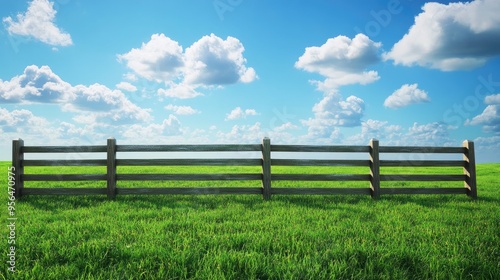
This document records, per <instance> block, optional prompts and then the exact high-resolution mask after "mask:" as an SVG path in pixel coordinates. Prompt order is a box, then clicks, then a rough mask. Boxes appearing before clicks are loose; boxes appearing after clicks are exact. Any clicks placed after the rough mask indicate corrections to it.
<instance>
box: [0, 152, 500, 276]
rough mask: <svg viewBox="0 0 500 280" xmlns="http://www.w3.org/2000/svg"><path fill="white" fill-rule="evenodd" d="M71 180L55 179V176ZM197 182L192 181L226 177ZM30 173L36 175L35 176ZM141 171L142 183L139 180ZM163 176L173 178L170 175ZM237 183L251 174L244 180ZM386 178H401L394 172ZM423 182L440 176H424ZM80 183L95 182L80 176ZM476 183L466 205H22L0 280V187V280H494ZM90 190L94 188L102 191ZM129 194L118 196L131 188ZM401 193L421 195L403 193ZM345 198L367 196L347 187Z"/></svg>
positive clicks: (291, 199)
mask: <svg viewBox="0 0 500 280" xmlns="http://www.w3.org/2000/svg"><path fill="white" fill-rule="evenodd" d="M8 166H9V163H8V162H3V163H0V168H2V169H3V170H4V174H3V175H0V182H1V184H2V185H3V186H7V168H8ZM249 168H252V167H249ZM73 170H74V169H73V168H67V169H64V168H63V169H61V168H58V171H57V172H61V173H69V172H73ZM199 170H200V173H204V172H226V171H227V170H221V169H217V170H215V171H214V170H209V169H207V170H205V169H202V168H200V169H199ZM274 170H275V169H274V167H273V172H274ZM304 170H305V169H303V168H300V170H297V169H296V170H293V169H288V170H284V169H283V170H281V172H282V173H286V172H290V173H294V172H304ZM314 170H319V169H314ZM456 170H457V169H453V171H452V170H450V171H448V170H445V171H444V172H445V173H450V172H458V173H456V174H460V172H461V170H460V169H458V171H456ZM42 171H43V172H46V171H47V170H42V169H40V170H39V172H42ZM125 171H126V170H125ZM136 171H137V170H136ZM142 171H144V170H142ZM146 171H148V172H152V173H154V169H151V168H149V169H148V170H146ZM170 171H171V172H179V173H183V172H185V170H182V168H179V169H176V168H174V169H173V170H170ZM245 171H247V170H246V169H245V170H244V171H243V172H245ZM248 171H249V172H254V171H255V172H260V170H259V169H255V168H254V169H251V170H250V169H249V170H248ZM320 171H321V170H320ZM389 171H391V172H393V173H405V171H404V170H403V171H402V170H400V169H398V168H393V169H389ZM423 171H424V172H426V173H439V172H443V170H436V169H432V168H423ZM30 172H37V170H36V168H35V169H33V170H30ZM54 172H55V171H54ZM87 172H88V173H103V172H105V171H104V169H103V168H89V167H86V168H85V173H87ZM238 172H242V169H238ZM308 172H309V171H308ZM310 172H313V171H310ZM342 172H345V173H357V172H360V173H365V172H366V170H361V171H357V170H354V171H353V169H346V170H344V171H342ZM477 173H478V182H477V184H478V199H477V200H471V199H470V198H469V197H467V196H465V195H417V196H410V195H392V196H390V195H383V196H381V197H380V198H379V199H378V200H373V199H371V198H370V197H369V196H351V195H348V196H298V195H297V196H280V195H273V197H272V198H271V200H269V201H264V200H263V199H262V196H259V195H220V196H211V195H198V196H192V195H184V196H182V195H178V196H148V195H143V196H117V197H116V199H115V200H108V199H107V198H106V197H105V196H73V197H69V196H25V197H23V198H21V199H19V200H17V201H16V216H15V217H16V218H17V220H16V221H15V222H16V230H15V242H16V244H15V246H16V251H15V254H16V272H15V273H11V272H9V271H7V268H8V265H7V264H6V262H7V260H8V259H7V253H8V251H9V246H11V245H10V244H8V238H7V237H8V235H9V231H8V230H9V229H8V227H7V225H8V221H7V214H8V209H7V201H8V198H7V187H5V188H4V192H2V193H1V195H0V197H1V199H2V201H4V203H3V205H4V209H3V210H1V211H0V212H1V213H2V221H4V224H5V226H2V227H1V228H2V236H4V239H3V240H4V241H3V242H4V246H3V248H4V252H3V253H2V256H3V258H4V259H5V260H2V263H4V268H3V269H2V271H1V273H2V275H1V276H2V279H457V278H458V279H498V275H500V178H499V177H498V174H500V164H480V165H478V166H477ZM119 183H120V182H119ZM52 184H54V183H51V185H52ZM79 184H80V183H70V184H69V185H67V186H65V187H78V186H80V185H79ZM99 184H100V185H99ZM99 184H94V185H95V186H99V187H104V185H103V184H101V183H99ZM133 184H140V186H141V187H143V186H155V185H154V184H153V183H148V184H142V183H140V182H134V183H133ZM133 184H132V183H131V184H123V185H121V186H120V185H119V187H133V186H135V185H133ZM158 184H163V182H158ZM212 184H217V186H226V185H227V186H230V185H235V186H241V185H242V184H247V186H249V187H250V186H258V184H259V182H229V183H228V182H212ZM280 184H281V185H279V184H278V185H274V184H273V186H275V187H288V186H293V184H294V182H289V181H285V182H280ZM311 184H312V186H315V187H317V186H318V184H320V185H324V183H321V182H313V183H311ZM391 184H396V183H393V182H391ZM401 184H403V183H401ZM404 184H405V186H410V187H412V186H421V184H420V183H414V182H409V183H404ZM429 184H434V185H435V183H429ZM459 184H460V183H459ZM191 185H192V186H198V185H197V183H196V182H187V183H185V185H183V186H191ZM206 185H207V186H209V185H210V183H207V184H206ZM444 185H446V184H444ZM44 186H47V184H46V183H39V182H36V184H35V183H34V185H33V186H32V187H44ZM243 186H244V185H243ZM301 186H303V185H301ZM348 186H355V187H356V186H359V187H367V186H368V185H367V183H366V182H355V183H350V184H348ZM387 186H390V185H387ZM454 186H457V182H455V183H454ZM85 187H89V185H86V186H85ZM382 187H384V185H382ZM424 187H425V186H424ZM445 187H446V186H445Z"/></svg>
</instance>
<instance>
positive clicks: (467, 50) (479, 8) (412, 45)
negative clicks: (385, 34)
mask: <svg viewBox="0 0 500 280" xmlns="http://www.w3.org/2000/svg"><path fill="white" fill-rule="evenodd" d="M422 9H423V12H422V13H420V14H419V15H418V16H416V17H415V23H414V25H413V26H412V27H411V28H410V30H409V31H408V33H407V34H406V35H405V36H404V37H403V38H402V39H401V40H400V41H399V42H397V43H396V44H395V45H394V46H393V48H392V49H391V51H390V52H389V53H386V54H384V58H385V59H392V60H394V62H395V63H396V64H402V65H405V66H411V65H420V66H424V67H430V68H437V69H440V70H443V71H451V70H460V69H471V68H475V67H478V66H481V65H483V64H484V63H485V62H486V61H487V60H488V58H490V57H493V56H497V55H500V17H499V16H498V11H499V10H500V1H497V0H476V1H472V2H465V3H464V2H458V3H449V4H440V3H435V2H431V3H426V4H425V5H424V6H423V8H422Z"/></svg>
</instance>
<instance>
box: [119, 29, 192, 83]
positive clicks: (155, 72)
mask: <svg viewBox="0 0 500 280" xmlns="http://www.w3.org/2000/svg"><path fill="white" fill-rule="evenodd" d="M118 60H119V61H125V62H126V63H127V67H128V68H130V69H132V70H133V71H134V72H135V73H137V74H138V75H139V76H141V77H144V78H146V79H148V80H157V81H170V80H175V79H176V78H178V76H179V75H180V74H181V71H182V68H183V67H184V59H183V50H182V47H181V46H180V45H179V43H177V42H176V41H174V40H172V39H170V38H168V37H166V36H165V35H164V34H153V35H151V39H150V40H149V42H147V43H142V46H141V47H140V48H138V49H135V48H134V49H132V50H131V51H129V52H128V53H126V54H122V55H118Z"/></svg>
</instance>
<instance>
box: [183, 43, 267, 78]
mask: <svg viewBox="0 0 500 280" xmlns="http://www.w3.org/2000/svg"><path fill="white" fill-rule="evenodd" d="M244 50H245V48H244V47H243V44H241V42H240V41H239V40H238V39H236V38H234V37H231V36H228V37H227V38H226V40H223V39H221V38H219V37H217V36H215V35H214V34H210V36H203V37H202V38H201V39H200V40H198V41H197V42H195V43H194V44H193V45H191V46H190V47H189V48H187V49H186V53H185V58H186V68H185V71H184V76H185V77H184V79H185V82H186V83H188V84H193V85H198V84H199V85H208V86H210V85H226V84H234V83H237V82H244V83H249V82H252V81H253V80H255V79H256V78H257V76H256V73H255V70H254V69H253V68H247V67H246V66H245V63H246V59H245V58H244V57H243V51H244Z"/></svg>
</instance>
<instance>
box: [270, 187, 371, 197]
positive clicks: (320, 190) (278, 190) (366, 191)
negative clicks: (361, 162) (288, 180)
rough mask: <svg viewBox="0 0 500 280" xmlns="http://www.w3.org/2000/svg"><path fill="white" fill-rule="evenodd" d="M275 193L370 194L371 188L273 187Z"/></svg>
mask: <svg viewBox="0 0 500 280" xmlns="http://www.w3.org/2000/svg"><path fill="white" fill-rule="evenodd" d="M272 193H273V194H285V195H291V194H298V195H332V194H334V195H336V194H345V195H357V194H364V195H370V193H371V190H370V188H273V189H272Z"/></svg>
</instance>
